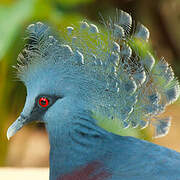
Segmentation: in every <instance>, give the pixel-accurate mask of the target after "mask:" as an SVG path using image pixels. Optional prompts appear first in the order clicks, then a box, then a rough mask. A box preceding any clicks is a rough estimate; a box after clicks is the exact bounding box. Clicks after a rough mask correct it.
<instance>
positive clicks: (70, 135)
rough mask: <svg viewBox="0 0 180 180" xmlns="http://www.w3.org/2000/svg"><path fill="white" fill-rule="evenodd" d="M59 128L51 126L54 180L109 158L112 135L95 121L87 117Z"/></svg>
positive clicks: (78, 117) (50, 136)
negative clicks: (108, 152) (108, 146)
mask: <svg viewBox="0 0 180 180" xmlns="http://www.w3.org/2000/svg"><path fill="white" fill-rule="evenodd" d="M74 118H75V119H74V121H70V122H71V123H69V124H68V123H67V124H66V125H65V126H64V127H61V128H59V127H58V124H54V126H53V127H50V128H49V127H47V129H48V133H49V140H50V176H51V178H50V179H53V180H54V179H56V177H57V176H61V175H63V174H66V173H68V172H71V171H73V170H74V169H75V168H77V167H80V166H84V165H86V164H88V163H91V162H97V161H98V159H101V157H102V156H105V154H106V151H105V149H104V147H105V144H106V143H109V141H110V136H109V133H108V132H106V131H104V130H103V129H101V128H100V127H98V126H97V125H96V123H95V120H94V119H92V118H91V117H90V116H87V115H85V114H81V115H77V116H75V117H74Z"/></svg>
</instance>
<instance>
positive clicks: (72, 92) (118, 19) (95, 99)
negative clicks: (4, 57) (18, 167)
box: [7, 10, 180, 180]
mask: <svg viewBox="0 0 180 180" xmlns="http://www.w3.org/2000/svg"><path fill="white" fill-rule="evenodd" d="M101 19H102V21H101V22H102V24H101V26H99V27H98V26H97V25H95V24H93V23H91V22H89V21H87V20H86V21H85V20H83V21H81V22H79V23H78V24H77V25H72V26H68V27H66V28H62V29H61V30H59V31H58V32H55V30H53V29H52V28H51V27H50V26H49V25H47V24H45V23H42V22H36V23H34V24H31V25H29V26H28V27H27V30H26V31H27V37H26V38H25V45H24V48H23V50H22V52H21V53H20V54H19V55H18V58H17V65H16V66H15V68H16V70H17V77H18V78H19V79H20V80H21V81H22V82H23V83H24V85H25V87H26V90H27V95H26V102H25V105H24V108H23V110H22V112H21V114H20V116H19V117H18V118H17V120H16V121H15V122H14V123H13V124H12V125H11V126H10V127H9V128H8V130H7V138H8V139H10V138H11V137H12V136H13V135H14V134H15V133H16V132H17V131H18V130H20V129H21V128H22V127H23V126H24V125H26V124H28V123H30V122H43V123H44V124H45V127H46V130H47V133H48V137H49V143H50V158H49V161H50V175H49V178H50V180H72V179H73V180H180V153H178V152H176V151H174V150H171V149H168V148H166V147H162V146H159V145H156V144H153V143H151V142H148V141H145V140H141V139H138V138H135V137H131V136H122V135H120V132H121V130H122V129H128V128H130V127H131V128H140V129H143V128H146V127H148V126H152V127H153V128H154V132H155V134H154V137H155V138H158V137H162V136H164V135H166V134H167V133H168V131H169V128H170V125H171V118H170V117H161V116H160V115H161V114H162V113H163V112H164V111H165V108H166V106H168V105H169V104H172V103H173V102H175V101H176V100H177V99H178V97H179V95H180V85H179V82H178V79H177V78H176V77H175V75H174V72H173V70H172V67H171V66H170V65H169V64H168V62H167V61H166V60H165V59H164V58H158V57H157V56H156V54H155V53H154V52H153V50H152V49H151V47H150V45H149V37H150V33H149V30H148V28H147V27H145V26H144V25H142V24H141V23H133V22H134V21H133V19H132V17H131V15H130V14H128V13H127V12H125V11H122V10H117V11H116V13H115V15H113V17H109V18H104V17H101ZM58 33H59V34H58Z"/></svg>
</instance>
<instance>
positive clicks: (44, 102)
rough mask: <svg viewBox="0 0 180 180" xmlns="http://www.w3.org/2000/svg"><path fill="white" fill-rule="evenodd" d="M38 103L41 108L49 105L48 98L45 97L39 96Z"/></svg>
mask: <svg viewBox="0 0 180 180" xmlns="http://www.w3.org/2000/svg"><path fill="white" fill-rule="evenodd" d="M39 105H40V106H41V107H43V108H45V107H47V106H48V105H49V100H48V98H47V97H40V98H39Z"/></svg>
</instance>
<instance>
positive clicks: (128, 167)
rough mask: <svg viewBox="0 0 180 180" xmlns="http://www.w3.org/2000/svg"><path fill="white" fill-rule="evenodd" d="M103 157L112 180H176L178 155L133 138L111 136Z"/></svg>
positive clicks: (178, 164) (179, 171)
mask: <svg viewBox="0 0 180 180" xmlns="http://www.w3.org/2000/svg"><path fill="white" fill-rule="evenodd" d="M112 136H113V142H112V143H111V144H109V145H107V146H108V150H107V152H108V154H109V156H108V155H106V156H105V159H104V160H103V162H105V164H106V166H107V169H109V172H110V174H112V176H111V177H109V178H108V179H111V180H119V179H123V180H161V179H162V180H179V179H180V154H179V153H178V152H176V151H173V150H171V149H168V148H165V147H162V146H158V145H156V144H153V143H150V142H147V141H143V140H139V139H136V138H133V137H127V136H124V137H123V136H118V135H112Z"/></svg>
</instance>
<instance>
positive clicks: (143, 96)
mask: <svg viewBox="0 0 180 180" xmlns="http://www.w3.org/2000/svg"><path fill="white" fill-rule="evenodd" d="M103 24H104V26H105V30H103V29H101V28H98V27H97V26H96V25H94V24H92V23H88V22H85V21H82V22H81V23H80V24H79V26H77V27H76V26H73V27H70V26H69V27H67V29H66V32H65V33H61V35H60V38H61V40H59V41H58V40H56V38H55V37H54V35H53V34H52V32H51V30H50V28H49V27H48V26H46V25H44V24H43V23H36V24H33V25H30V26H29V27H28V28H27V31H28V34H29V35H28V37H27V44H26V45H25V49H24V51H23V53H21V54H20V55H19V57H18V65H17V69H18V71H19V74H20V77H22V76H23V74H25V73H26V71H27V69H28V68H30V66H31V64H33V62H36V63H37V64H38V63H43V62H46V61H51V62H49V63H51V64H52V63H54V64H55V65H56V64H61V66H59V68H63V67H68V68H74V69H76V71H79V72H80V73H82V78H83V76H84V78H85V77H86V81H87V84H88V83H89V86H88V87H89V89H87V88H84V89H85V91H87V90H88V92H89V94H91V97H90V101H91V103H90V105H91V111H92V112H93V114H94V117H95V118H96V119H97V121H98V122H97V123H98V124H99V125H100V126H102V127H103V126H104V125H103V124H104V123H106V122H111V123H115V124H117V122H118V123H119V126H120V127H124V128H127V127H133V128H135V127H138V126H139V127H140V128H145V127H146V126H147V125H148V124H152V125H153V126H155V127H156V128H155V129H156V136H157V137H160V136H163V135H165V134H167V131H168V129H169V126H170V123H169V122H170V121H169V120H167V119H157V118H156V116H158V115H159V114H161V113H162V112H163V111H164V110H165V107H166V106H167V105H169V104H171V103H173V102H174V101H176V100H177V98H178V97H179V95H180V86H179V82H178V81H177V79H176V78H175V77H174V73H173V70H172V68H171V67H170V66H169V64H168V63H167V62H166V61H165V60H164V59H163V58H162V59H160V61H158V60H157V58H156V57H154V56H153V55H152V53H151V52H150V51H151V50H150V48H149V47H148V39H149V30H148V29H147V28H146V27H145V26H144V25H142V24H140V23H138V24H137V26H136V27H133V25H132V24H133V23H132V17H131V16H130V15H129V14H128V13H126V12H124V11H117V13H116V16H115V18H114V19H111V18H109V20H104V23H103ZM134 29H135V32H134ZM49 57H51V58H49ZM72 71H73V70H72ZM87 77H88V78H87ZM91 84H95V85H94V86H93V87H94V88H92V87H91ZM84 89H82V91H83V90H84ZM89 96H90V95H89ZM102 117H103V118H102ZM105 121H106V122H105ZM156 121H157V123H155V122H156Z"/></svg>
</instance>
